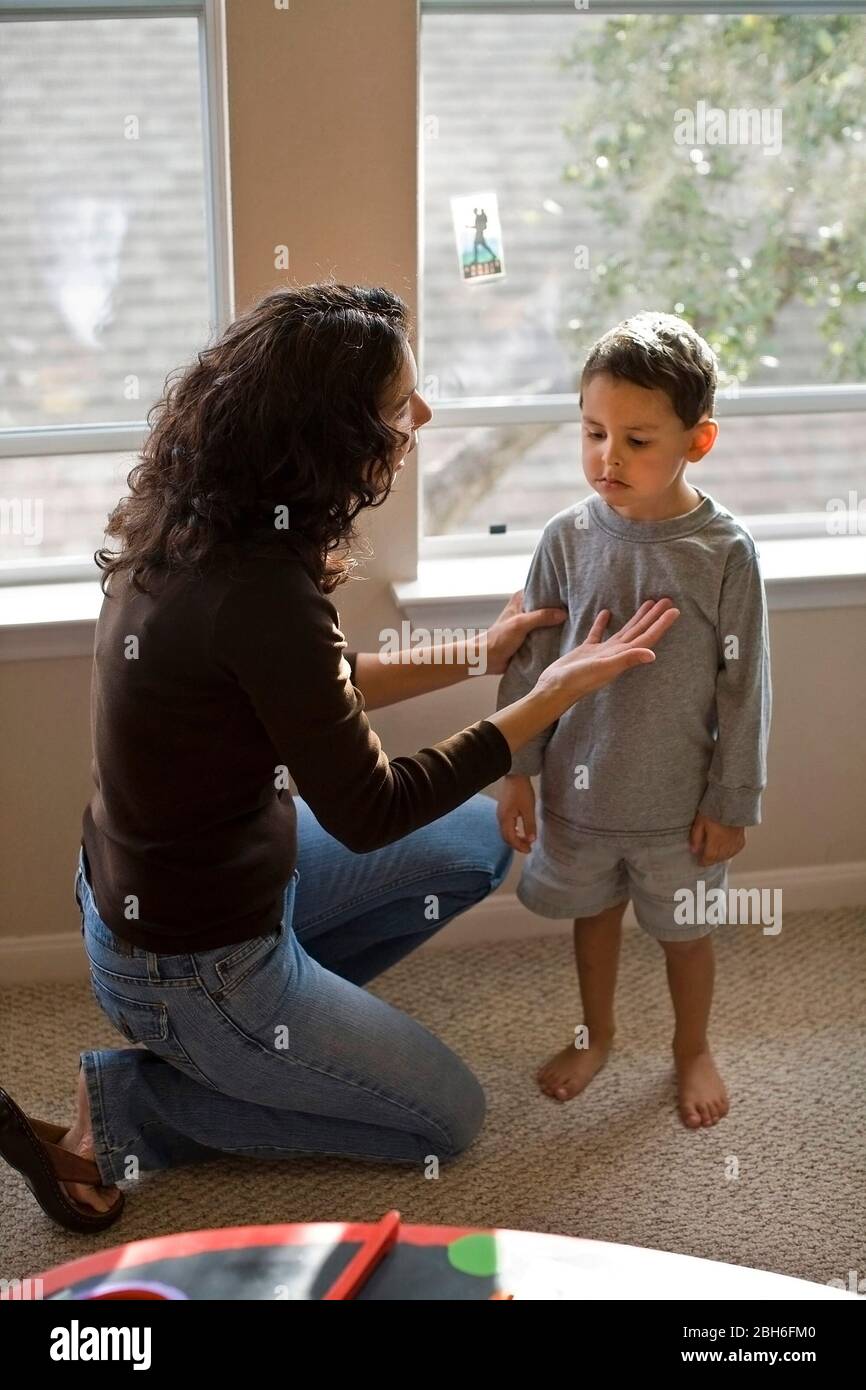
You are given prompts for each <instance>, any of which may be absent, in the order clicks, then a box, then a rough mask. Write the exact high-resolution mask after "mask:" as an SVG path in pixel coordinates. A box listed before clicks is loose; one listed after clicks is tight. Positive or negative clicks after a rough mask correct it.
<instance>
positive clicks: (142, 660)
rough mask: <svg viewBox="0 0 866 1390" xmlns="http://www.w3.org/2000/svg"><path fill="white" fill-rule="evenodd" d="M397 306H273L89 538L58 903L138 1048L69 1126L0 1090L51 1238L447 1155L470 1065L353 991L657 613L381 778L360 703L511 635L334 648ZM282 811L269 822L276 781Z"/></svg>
mask: <svg viewBox="0 0 866 1390" xmlns="http://www.w3.org/2000/svg"><path fill="white" fill-rule="evenodd" d="M408 332H409V325H408V321H407V312H406V307H405V305H404V304H403V302H402V301H401V300H400V299H398V298H396V297H395V296H394V295H393V294H390V293H389V292H388V291H386V290H384V289H365V288H359V287H357V286H354V287H347V286H343V285H335V284H324V285H312V286H308V287H305V288H294V289H287V290H279V291H276V292H275V293H272V294H269V295H267V296H266V297H265V298H264V299H263V300H262V301H261V303H260V304H258V305H257V306H256V307H255V308H254V309H252V310H251V311H250V312H249V313H247V314H245V315H243V316H242V317H241V318H239V319H238V320H237V321H236V322H235V323H233V324H232V326H231V327H230V328H229V329H228V330H227V331H226V332H225V334H224V335H223V336H222V338H221V339H220V340H219V341H218V342H217V343H216V344H215V345H214V346H212V347H210V348H208V349H207V350H206V351H204V352H202V353H201V354H200V355H199V356H198V359H197V360H196V362H195V363H194V364H193V365H191V366H190V367H189V368H187V369H186V370H185V371H184V372H183V373H182V374H181V375H180V376H179V378H178V379H177V380H175V381H174V382H173V383H171V384H170V385H169V386H168V388H167V391H166V394H165V396H164V398H163V400H162V401H161V402H160V404H159V406H158V407H157V408H156V416H155V420H154V422H153V429H152V431H151V433H150V435H149V438H148V441H147V443H146V445H145V447H144V450H143V453H142V457H141V460H140V462H139V463H138V464H137V465H136V467H135V468H134V469H133V471H132V473H131V474H130V478H129V485H130V492H131V495H130V496H128V497H126V498H124V499H122V501H121V502H120V503H119V505H118V507H117V508H116V510H115V512H114V513H113V515H112V516H111V518H110V519H109V526H108V528H107V534H108V535H109V536H113V537H117V538H118V539H119V540H120V542H121V545H120V548H119V550H117V551H109V550H101V551H98V552H97V555H96V559H97V563H98V564H99V566H100V568H102V569H103V570H104V571H105V572H106V573H105V576H104V578H103V589H104V593H105V598H104V601H103V605H102V610H101V613H100V617H99V621H98V624H97V629H96V642H95V650H94V671H93V688H92V726H93V728H92V732H93V746H94V762H93V773H94V781H95V785H96V791H95V793H94V795H93V798H92V800H91V802H90V804H89V806H88V807H87V808H86V810H85V812H84V817H83V824H82V832H83V833H82V846H81V851H80V855H79V863H78V872H77V875H76V880H75V892H76V900H77V901H78V904H79V907H80V910H81V918H82V934H83V937H84V943H85V947H86V950H87V954H88V957H89V960H90V966H91V979H92V984H93V989H94V992H95V995H96V998H97V1000H98V1001H99V1003H100V1005H101V1007H102V1009H103V1010H104V1012H105V1013H106V1014H107V1016H108V1018H109V1019H110V1020H111V1022H112V1023H113V1024H114V1025H115V1027H116V1028H117V1029H118V1030H119V1031H120V1032H121V1033H122V1034H123V1035H124V1036H125V1037H126V1038H127V1039H128V1041H129V1042H130V1043H133V1044H142V1043H143V1044H144V1047H130V1048H127V1049H122V1050H120V1049H118V1050H110V1051H100V1052H84V1053H82V1054H81V1062H80V1071H79V1080H78V1097H77V1114H76V1118H75V1121H74V1123H73V1125H72V1127H71V1128H70V1129H69V1130H67V1131H65V1132H64V1130H63V1128H62V1127H60V1126H55V1125H51V1124H48V1123H46V1122H44V1121H40V1120H35V1119H30V1118H29V1117H28V1116H27V1115H26V1114H25V1113H24V1112H23V1111H22V1110H21V1109H20V1108H19V1107H18V1106H17V1105H16V1104H15V1102H14V1101H13V1100H12V1099H11V1098H10V1097H9V1096H7V1095H6V1093H5V1092H0V1153H2V1154H3V1156H4V1157H5V1158H6V1159H7V1160H8V1161H9V1162H10V1163H12V1164H13V1165H14V1166H15V1167H16V1168H18V1169H19V1170H20V1171H21V1172H22V1173H23V1174H24V1177H25V1179H26V1181H27V1182H28V1184H29V1185H30V1187H31V1190H32V1191H33V1193H34V1195H35V1196H36V1198H37V1200H38V1201H39V1202H40V1204H41V1205H42V1207H43V1209H44V1210H45V1211H46V1212H47V1213H48V1214H49V1215H51V1216H52V1217H53V1218H54V1219H55V1220H56V1221H58V1222H59V1223H60V1224H62V1225H64V1226H66V1227H68V1228H69V1229H70V1230H78V1231H98V1230H101V1229H102V1228H103V1227H105V1226H108V1225H110V1224H111V1223H112V1222H113V1221H115V1220H116V1219H117V1217H118V1216H119V1215H120V1211H121V1208H122V1204H123V1195H122V1193H121V1192H120V1190H119V1189H118V1188H117V1187H116V1186H115V1184H116V1183H117V1182H118V1181H119V1180H121V1179H123V1178H124V1177H129V1176H134V1175H135V1174H137V1173H138V1172H139V1171H140V1170H141V1169H146V1168H160V1167H169V1166H171V1165H174V1164H179V1163H185V1162H195V1161H201V1160H203V1159H206V1158H210V1157H214V1156H216V1155H217V1154H219V1153H231V1154H249V1155H253V1156H258V1157H262V1156H267V1157H274V1158H276V1157H284V1156H288V1155H290V1154H295V1153H323V1154H325V1153H327V1154H339V1155H343V1156H353V1157H359V1158H366V1159H372V1160H381V1161H383V1162H416V1163H423V1162H424V1161H425V1159H426V1158H427V1157H428V1156H429V1155H431V1154H435V1155H436V1156H437V1157H438V1158H439V1159H441V1160H443V1161H444V1160H446V1159H448V1158H450V1157H452V1156H454V1155H455V1154H457V1153H459V1152H460V1151H461V1150H462V1149H464V1148H465V1147H466V1146H467V1145H468V1144H469V1143H471V1141H472V1139H473V1138H474V1137H475V1135H476V1134H477V1133H478V1130H479V1128H480V1126H481V1123H482V1119H483V1114H484V1096H483V1092H482V1090H481V1087H480V1086H479V1084H478V1082H477V1080H476V1079H475V1077H474V1076H473V1075H472V1073H471V1072H470V1071H469V1070H468V1069H467V1067H466V1066H465V1065H464V1064H463V1063H462V1062H461V1061H460V1059H459V1058H458V1057H456V1056H455V1055H454V1054H453V1053H452V1052H450V1051H449V1049H448V1048H446V1047H445V1046H444V1045H443V1044H442V1043H441V1042H439V1041H438V1040H437V1039H436V1038H435V1037H433V1036H432V1034H430V1033H429V1032H428V1031H427V1030H426V1029H424V1028H422V1027H421V1026H420V1025H419V1024H418V1023H416V1022H414V1020H412V1019H411V1018H408V1017H406V1016H405V1015H404V1014H402V1013H400V1012H399V1011H398V1010H397V1009H394V1008H391V1007H390V1006H389V1005H388V1004H386V1003H383V1002H382V1001H381V1000H379V999H377V998H375V997H374V996H373V995H371V994H370V993H368V992H367V991H366V990H365V989H364V988H363V986H364V985H365V984H366V983H367V981H369V980H371V979H373V978H374V976H376V975H378V974H379V973H380V972H381V971H382V970H384V969H386V968H387V967H388V966H390V965H393V964H394V962H395V961H397V960H400V959H401V958H402V957H403V956H405V955H407V954H408V953H409V952H410V951H412V950H414V949H415V948H416V947H417V946H419V945H420V944H421V943H422V942H423V941H425V940H427V939H428V938H429V937H430V936H431V935H432V934H433V933H434V932H436V931H438V930H439V929H440V928H441V927H443V926H444V925H445V924H446V923H447V922H449V921H450V920H451V919H452V918H453V917H455V916H456V915H457V914H458V913H460V912H463V911H465V910H466V908H468V907H470V906H471V905H472V904H473V903H476V902H479V901H480V900H481V899H482V898H484V897H485V896H486V895H487V894H488V893H490V892H491V891H492V890H493V889H494V888H496V887H497V886H498V885H499V883H501V881H502V879H503V877H504V875H505V873H506V871H507V868H508V864H509V860H510V851H509V850H508V849H507V847H506V846H505V845H504V844H503V843H502V841H501V838H500V835H499V832H498V828H497V823H496V816H495V807H494V803H493V802H492V801H491V800H489V799H488V798H486V797H483V796H480V795H478V793H480V791H481V789H482V788H483V787H485V786H487V785H488V784H489V783H491V782H494V781H496V780H497V779H498V778H499V777H501V776H502V775H503V774H504V773H506V772H507V771H508V769H509V767H510V763H511V755H512V753H513V752H514V750H515V749H517V748H520V747H521V746H522V745H523V744H524V743H525V742H527V740H529V739H530V738H532V737H534V736H535V735H536V734H538V733H540V732H541V730H542V729H544V728H546V727H547V725H548V724H550V723H552V722H553V721H554V720H556V719H558V718H559V717H560V715H562V714H563V713H564V711H565V710H566V709H568V708H569V707H570V705H571V704H572V703H573V702H574V701H575V700H577V699H579V698H580V697H581V696H582V695H585V694H587V693H588V692H589V691H592V690H596V689H598V688H599V687H600V686H602V685H605V684H606V683H607V682H609V681H611V680H614V679H615V678H616V677H617V676H619V675H621V674H622V673H623V672H625V671H627V670H628V669H629V668H630V667H632V666H635V665H638V664H640V663H642V662H648V661H652V660H654V657H653V653H652V651H651V648H652V646H653V645H654V644H655V643H656V642H657V641H658V640H659V638H660V637H661V636H662V635H663V634H664V632H665V631H667V629H668V628H669V627H670V626H671V624H672V623H673V622H674V621H675V620H676V617H677V612H676V610H675V609H673V608H671V606H670V602H669V600H667V599H663V600H661V601H659V602H657V603H655V604H653V603H650V602H647V603H645V604H644V605H642V607H641V608H640V609H639V610H638V613H637V614H635V616H634V618H633V619H632V620H631V621H630V622H629V623H627V624H626V625H625V627H623V628H622V630H621V631H620V632H619V633H618V634H616V636H614V637H611V638H609V639H608V640H607V641H606V642H604V643H602V635H603V632H604V628H605V624H606V622H607V616H608V615H607V614H606V613H601V614H599V616H598V618H597V619H596V621H595V623H594V624H593V627H592V631H591V632H590V633H589V635H588V637H587V640H586V642H584V643H583V644H582V645H581V646H580V647H578V648H576V649H575V650H574V651H572V652H569V653H568V654H567V655H566V656H564V657H562V658H560V659H559V660H558V661H556V662H554V664H553V665H551V666H549V667H548V668H547V670H546V671H545V672H544V673H543V675H542V677H541V679H540V680H539V682H538V685H537V686H536V688H535V689H534V690H533V691H532V692H531V694H530V695H528V696H526V697H525V698H524V699H522V700H520V701H518V702H517V703H515V704H514V705H512V706H510V707H509V708H508V709H504V710H501V711H500V712H498V713H496V714H491V715H490V716H489V718H487V719H485V720H481V721H480V722H479V723H477V724H474V725H472V726H471V727H470V728H468V729H464V730H463V731H462V732H461V733H457V734H455V735H454V736H453V737H452V738H449V739H447V740H445V741H444V742H443V743H439V744H437V745H436V746H435V747H432V748H425V749H423V750H422V751H421V752H419V753H418V754H417V755H416V756H415V757H414V758H395V759H393V760H392V761H390V762H389V760H388V759H387V758H386V756H385V755H384V753H383V752H382V749H381V746H380V744H379V741H378V740H377V738H376V736H375V734H374V733H373V732H372V731H371V729H370V726H369V724H368V722H367V717H366V714H365V708H366V709H373V708H376V707H377V706H382V705H387V704H392V703H394V702H396V701H398V700H405V699H408V698H410V697H411V696H413V695H419V694H421V693H423V692H426V691H432V690H434V689H438V688H439V687H442V686H445V685H449V684H451V683H453V682H454V681H457V680H460V679H462V678H463V677H464V676H466V675H467V674H468V673H469V671H470V670H471V668H472V666H473V665H475V666H477V665H479V664H480V657H481V656H482V655H483V658H484V660H485V661H486V668H487V670H488V671H491V672H493V673H501V672H502V671H503V670H504V669H505V667H506V665H507V663H508V660H509V658H510V656H511V655H512V654H513V653H514V652H515V651H516V650H517V648H518V647H519V646H520V644H521V642H522V641H523V638H524V636H525V634H526V633H527V632H528V631H529V630H530V629H531V628H533V627H536V626H538V625H542V624H544V625H546V624H551V623H554V622H558V621H561V619H562V617H563V614H562V613H561V612H559V611H557V610H547V611H542V612H537V613H531V614H524V613H523V612H522V610H521V604H520V595H516V596H515V598H514V599H513V600H512V601H511V603H510V604H509V605H508V607H507V608H506V609H505V611H504V613H503V614H502V616H501V617H500V618H499V620H498V621H497V622H496V623H495V624H494V625H493V626H492V627H491V628H490V630H489V631H488V633H487V634H486V635H485V636H484V637H483V638H481V639H480V641H481V642H482V643H483V644H484V646H485V648H486V650H485V651H484V652H483V653H480V652H479V651H478V650H471V651H465V650H464V651H462V652H459V651H458V652H453V653H449V654H448V655H450V656H452V657H454V660H453V661H442V660H441V656H442V655H443V654H442V653H440V654H439V655H440V660H439V661H438V662H435V661H433V660H432V654H431V653H428V654H427V658H428V659H427V660H426V661H421V662H419V657H418V653H417V651H416V652H414V654H413V660H412V661H411V663H410V662H408V661H407V662H406V663H402V662H394V661H393V658H392V659H391V660H390V661H386V660H384V659H383V658H381V657H380V656H379V655H375V654H355V653H348V652H346V651H345V645H346V644H345V642H344V639H343V637H342V635H341V633H340V630H339V615H338V614H337V612H336V610H335V608H334V607H333V604H332V602H331V600H330V599H329V597H328V595H329V594H331V593H333V591H334V590H335V589H336V587H337V586H338V585H339V584H340V583H341V582H342V581H344V580H345V579H346V578H347V576H348V575H349V573H350V570H351V561H350V559H349V558H348V548H349V545H350V543H351V540H352V538H353V525H354V521H355V518H356V517H357V515H358V513H359V512H360V511H362V510H363V509H364V508H366V507H373V506H378V505H379V504H380V503H382V502H384V501H385V499H386V498H387V496H388V494H389V492H390V490H391V487H392V484H393V481H394V478H395V476H396V474H397V473H398V472H399V471H400V470H401V469H402V468H403V467H404V464H405V459H406V455H407V453H408V452H409V451H410V449H411V448H412V447H414V443H415V436H416V432H417V430H418V429H420V428H421V426H423V425H424V424H425V423H426V422H427V421H428V420H429V419H430V414H431V412H430V410H429V408H428V407H427V405H426V403H425V402H424V401H423V400H422V398H421V396H420V395H419V393H418V390H417V377H416V367H415V360H414V357H413V354H412V351H411V349H410V346H409V338H408ZM289 773H291V777H292V779H293V780H294V782H295V784H296V786H297V789H298V792H299V793H300V796H299V797H298V798H293V797H292V795H291V794H290V792H289V790H288V787H287V782H288V775H289Z"/></svg>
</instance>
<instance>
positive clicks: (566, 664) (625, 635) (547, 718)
mask: <svg viewBox="0 0 866 1390" xmlns="http://www.w3.org/2000/svg"><path fill="white" fill-rule="evenodd" d="M679 616H680V613H679V609H678V608H674V607H672V605H671V601H670V599H669V598H663V599H659V600H658V602H657V603H653V601H652V599H647V601H646V603H642V604H641V606H640V608H639V609H638V610H637V612H636V613H635V615H634V617H633V618H630V619H629V621H628V622H627V623H624V624H623V626H622V627H621V628H620V629H619V632H615V633H614V634H613V635H612V636H611V637H607V638H604V630H605V628H606V627H607V625H608V622H609V621H610V613H609V612H608V610H607V609H606V608H603V609H602V611H601V612H600V613H599V615H598V617H597V618H596V620H595V622H594V623H593V625H592V627H591V628H590V631H589V636H588V637H587V639H586V641H585V642H581V644H580V646H578V647H574V648H573V650H572V651H570V652H566V653H565V655H564V656H561V657H559V659H558V660H557V661H554V662H552V663H551V665H550V666H548V667H546V668H545V670H544V671H542V673H541V675H540V676H539V677H538V680H537V681H536V683H535V686H534V688H533V689H532V690H530V692H529V694H528V695H524V697H523V699H522V700H517V701H515V703H514V704H513V705H507V706H506V707H505V708H504V709H500V710H497V711H496V713H495V714H491V715H488V722H489V723H491V724H495V725H496V726H497V728H498V729H499V731H500V733H501V734H502V736H503V737H504V739H505V741H506V742H507V744H508V746H509V748H510V749H511V751H512V753H515V752H516V751H517V749H518V748H522V747H523V745H524V744H525V743H528V742H529V740H530V739H533V738H535V736H536V734H540V733H541V731H542V729H546V728H547V727H548V725H549V724H553V723H555V722H556V720H557V719H559V718H561V716H562V715H563V714H565V711H566V710H567V709H570V708H571V706H572V705H573V704H574V703H575V701H576V700H580V699H581V698H582V697H583V696H584V695H589V694H590V693H591V692H592V691H593V690H598V689H600V687H601V686H603V685H609V684H610V682H611V681H614V680H616V678H617V676H621V675H623V674H624V673H625V672H626V671H628V670H630V669H631V667H632V666H643V665H645V664H646V663H647V662H650V661H655V655H654V653H653V652H652V650H651V648H652V647H654V646H655V644H656V642H659V641H660V640H661V638H662V637H664V635H665V633H666V632H667V631H668V630H669V628H672V627H673V625H674V623H675V622H676V620H677V618H678V617H679Z"/></svg>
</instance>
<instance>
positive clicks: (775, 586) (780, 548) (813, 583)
mask: <svg viewBox="0 0 866 1390" xmlns="http://www.w3.org/2000/svg"><path fill="white" fill-rule="evenodd" d="M758 549H759V550H760V554H761V569H762V572H763V575H764V582H765V585H766V589H767V604H768V606H769V608H770V609H771V610H775V611H779V610H782V611H784V610H786V609H787V610H791V609H793V610H802V609H809V608H855V607H860V606H861V605H864V604H866V536H816V537H797V538H789V539H784V540H762V541H760V542H759V545H758ZM529 560H530V555H529V554H528V553H522V554H514V555H499V556H485V557H483V558H480V557H471V556H459V557H458V556H448V557H443V558H441V559H440V558H437V559H430V560H421V561H419V564H418V578H417V579H416V580H413V581H410V582H406V583H402V584H394V585H392V588H391V591H392V594H393V596H394V599H395V601H396V603H397V605H398V607H399V608H401V609H402V611H403V612H404V613H405V614H406V617H407V618H408V619H409V621H410V623H411V624H412V626H413V627H427V628H432V627H454V626H461V627H486V626H487V625H488V624H489V623H491V622H492V621H493V619H494V618H495V617H496V615H497V614H498V613H499V612H500V610H501V608H502V606H503V604H504V603H505V601H506V599H507V598H509V597H510V595H511V594H513V593H514V592H515V591H516V590H517V589H520V588H522V586H523V583H524V580H525V579H526V573H527V570H528V568H529Z"/></svg>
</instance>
